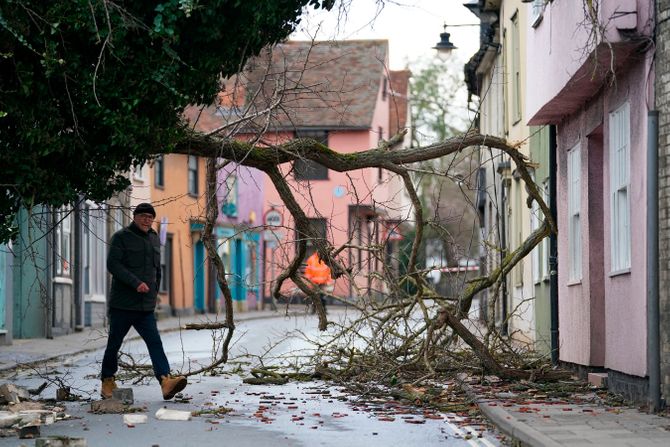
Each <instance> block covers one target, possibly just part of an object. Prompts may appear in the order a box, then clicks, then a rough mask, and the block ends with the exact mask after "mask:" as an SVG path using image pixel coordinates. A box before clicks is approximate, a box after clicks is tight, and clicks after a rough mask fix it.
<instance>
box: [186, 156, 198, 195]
mask: <svg viewBox="0 0 670 447" xmlns="http://www.w3.org/2000/svg"><path fill="white" fill-rule="evenodd" d="M186 167H187V171H188V180H187V181H188V185H187V188H188V193H189V194H190V195H192V196H197V195H198V193H199V189H200V188H199V187H198V186H199V185H198V182H199V179H198V177H199V176H200V172H199V171H200V169H199V168H200V167H199V166H198V157H196V156H195V155H188V158H187V161H186Z"/></svg>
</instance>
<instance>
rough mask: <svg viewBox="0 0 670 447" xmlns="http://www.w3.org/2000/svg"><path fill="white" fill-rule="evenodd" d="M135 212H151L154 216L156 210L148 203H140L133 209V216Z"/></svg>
mask: <svg viewBox="0 0 670 447" xmlns="http://www.w3.org/2000/svg"><path fill="white" fill-rule="evenodd" d="M135 214H151V215H152V216H154V217H156V210H154V207H153V206H151V204H150V203H140V204H139V205H137V206H136V207H135V211H133V216H134V215H135Z"/></svg>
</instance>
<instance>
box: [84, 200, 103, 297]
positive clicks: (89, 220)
mask: <svg viewBox="0 0 670 447" xmlns="http://www.w3.org/2000/svg"><path fill="white" fill-rule="evenodd" d="M84 213H85V216H84V228H83V231H82V233H83V242H84V252H83V263H82V265H83V270H84V272H83V273H84V275H85V276H84V299H85V300H86V301H95V302H105V295H106V293H107V270H106V260H107V210H106V207H105V205H104V204H97V203H95V202H91V201H86V204H85V205H84Z"/></svg>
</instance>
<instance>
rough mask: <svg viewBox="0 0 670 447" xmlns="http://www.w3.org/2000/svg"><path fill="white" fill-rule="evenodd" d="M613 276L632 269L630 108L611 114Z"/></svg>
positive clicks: (626, 107)
mask: <svg viewBox="0 0 670 447" xmlns="http://www.w3.org/2000/svg"><path fill="white" fill-rule="evenodd" d="M609 136H610V139H609V171H610V185H609V195H610V252H611V262H612V264H611V272H612V273H617V272H621V271H626V270H628V269H630V267H631V253H630V252H631V229H630V214H631V209H630V104H629V103H628V102H625V103H624V104H623V105H621V107H619V108H618V109H616V110H615V111H613V112H611V113H610V114H609Z"/></svg>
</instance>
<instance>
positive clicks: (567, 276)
mask: <svg viewBox="0 0 670 447" xmlns="http://www.w3.org/2000/svg"><path fill="white" fill-rule="evenodd" d="M536 3H538V2H536ZM539 3H540V4H542V3H546V5H544V6H537V5H536V6H534V8H535V9H534V10H533V14H534V15H535V20H532V21H531V24H530V25H529V26H530V29H529V30H528V43H527V48H528V51H527V59H526V64H527V73H528V74H527V76H528V77H527V86H526V87H527V95H526V98H527V99H526V106H527V108H526V110H527V116H526V121H527V122H528V124H530V125H543V124H550V125H554V126H556V136H557V138H556V144H555V147H554V148H553V149H554V150H555V154H556V161H557V169H558V172H557V174H558V183H557V190H558V192H557V199H558V200H557V203H558V226H559V236H558V250H559V269H558V271H559V349H560V360H561V361H563V362H565V363H568V364H571V365H574V366H576V367H577V368H578V369H580V370H581V371H585V370H588V371H591V370H603V369H604V370H605V371H606V372H608V375H609V377H608V380H609V385H610V388H611V389H613V390H614V391H618V392H622V393H624V394H626V395H627V396H628V397H630V398H640V397H641V396H643V395H644V393H645V389H646V386H647V374H648V370H647V356H646V352H647V340H646V334H647V318H646V265H645V264H646V258H645V250H646V240H647V235H646V229H645V223H646V215H647V208H646V198H645V197H646V196H645V193H646V146H647V112H648V111H649V109H650V108H651V107H653V103H654V99H653V94H654V93H653V92H654V77H653V48H654V47H653V45H652V44H651V42H652V40H651V39H652V35H653V32H654V17H652V16H651V14H652V12H653V10H654V8H653V2H652V1H650V0H608V1H602V2H598V3H597V5H599V9H597V10H596V9H594V10H593V11H592V17H591V18H588V19H587V18H586V17H585V11H584V9H583V8H582V7H581V2H580V6H579V7H575V4H574V2H565V1H554V2H548V3H547V2H539ZM594 4H596V3H595V2H594ZM591 22H594V23H591ZM595 22H597V23H595ZM594 25H597V26H595V27H594ZM600 30H602V31H600Z"/></svg>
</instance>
